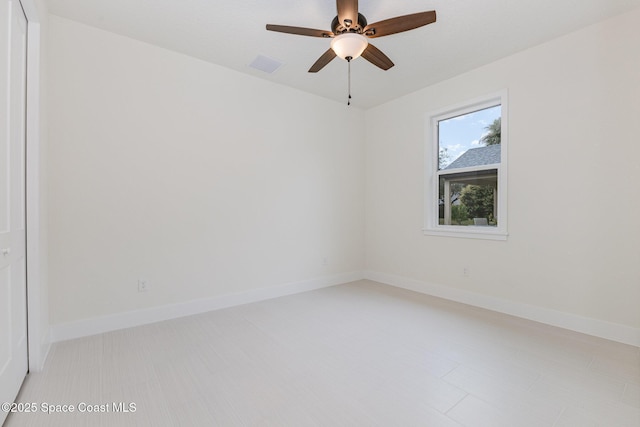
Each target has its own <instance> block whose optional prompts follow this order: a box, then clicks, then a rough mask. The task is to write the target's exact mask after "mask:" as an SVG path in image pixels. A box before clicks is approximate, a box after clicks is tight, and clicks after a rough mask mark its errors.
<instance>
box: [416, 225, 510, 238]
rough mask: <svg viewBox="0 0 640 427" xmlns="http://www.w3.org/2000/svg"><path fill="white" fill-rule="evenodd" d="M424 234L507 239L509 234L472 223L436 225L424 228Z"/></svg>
mask: <svg viewBox="0 0 640 427" xmlns="http://www.w3.org/2000/svg"><path fill="white" fill-rule="evenodd" d="M422 231H423V232H424V234H425V236H441V237H460V238H463V239H484V240H507V236H508V235H509V234H508V233H506V232H505V231H502V230H498V229H496V228H492V227H482V226H480V227H474V226H472V225H470V226H466V227H464V229H461V227H443V226H440V227H437V228H425V229H424V230H422Z"/></svg>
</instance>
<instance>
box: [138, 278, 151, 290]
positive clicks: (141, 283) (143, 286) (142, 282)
mask: <svg viewBox="0 0 640 427" xmlns="http://www.w3.org/2000/svg"><path fill="white" fill-rule="evenodd" d="M148 290H149V281H148V280H147V279H138V292H147V291H148Z"/></svg>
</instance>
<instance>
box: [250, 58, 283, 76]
mask: <svg viewBox="0 0 640 427" xmlns="http://www.w3.org/2000/svg"><path fill="white" fill-rule="evenodd" d="M281 66H282V62H280V61H278V60H277V59H273V58H269V57H266V56H263V55H258V56H256V59H254V60H253V61H252V62H251V64H249V67H251V68H255V69H256V70H260V71H264V72H265V73H268V74H273V73H275V72H276V70H278V68H280V67H281Z"/></svg>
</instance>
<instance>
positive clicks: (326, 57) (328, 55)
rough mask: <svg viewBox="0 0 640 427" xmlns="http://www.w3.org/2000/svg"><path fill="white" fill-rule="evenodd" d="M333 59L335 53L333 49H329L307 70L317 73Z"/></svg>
mask: <svg viewBox="0 0 640 427" xmlns="http://www.w3.org/2000/svg"><path fill="white" fill-rule="evenodd" d="M335 57H336V53H335V52H334V51H333V49H331V48H330V49H329V50H328V51H326V52H325V53H323V54H322V56H321V57H320V58H318V60H317V61H316V62H315V63H314V64H313V65H312V66H311V68H309V72H310V73H317V72H318V71H320V70H322V69H323V68H324V66H325V65H327V64H328V63H329V62H331V61H332V60H333V58H335Z"/></svg>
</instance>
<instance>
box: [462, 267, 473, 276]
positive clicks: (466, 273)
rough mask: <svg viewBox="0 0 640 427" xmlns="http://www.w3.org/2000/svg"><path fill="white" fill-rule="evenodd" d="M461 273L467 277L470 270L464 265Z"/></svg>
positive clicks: (469, 274)
mask: <svg viewBox="0 0 640 427" xmlns="http://www.w3.org/2000/svg"><path fill="white" fill-rule="evenodd" d="M462 275H463V276H464V277H469V276H471V270H470V269H469V267H464V268H463V269H462Z"/></svg>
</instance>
